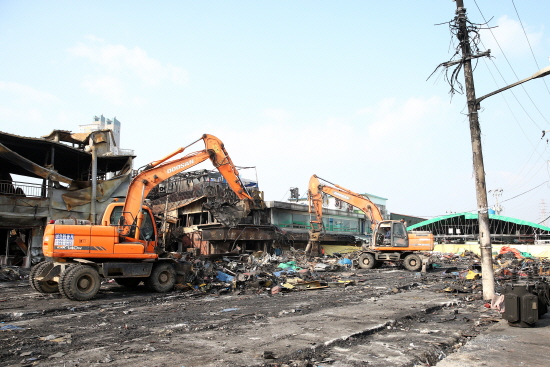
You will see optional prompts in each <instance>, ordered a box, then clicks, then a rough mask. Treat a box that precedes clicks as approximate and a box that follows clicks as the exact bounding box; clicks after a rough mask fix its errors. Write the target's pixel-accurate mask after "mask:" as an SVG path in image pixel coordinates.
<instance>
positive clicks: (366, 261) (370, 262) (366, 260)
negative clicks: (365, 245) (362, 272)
mask: <svg viewBox="0 0 550 367" xmlns="http://www.w3.org/2000/svg"><path fill="white" fill-rule="evenodd" d="M358 263H359V267H360V268H361V269H373V268H374V267H375V266H376V260H375V259H374V256H373V255H372V254H370V253H368V252H365V253H363V254H361V256H359V260H358Z"/></svg>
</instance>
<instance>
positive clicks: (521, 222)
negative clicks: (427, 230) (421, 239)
mask: <svg viewBox="0 0 550 367" xmlns="http://www.w3.org/2000/svg"><path fill="white" fill-rule="evenodd" d="M455 217H464V219H478V215H477V213H454V214H449V215H442V216H440V217H436V218H432V219H428V220H425V221H423V222H420V223H417V224H414V225H412V226H409V227H407V230H409V231H410V230H414V229H416V228H419V227H423V226H426V225H428V224H431V223H435V222H439V221H442V220H445V219H449V218H455ZM489 219H496V220H502V221H505V222H511V223H515V224H519V225H525V226H530V227H534V228H539V229H542V230H544V231H550V227H546V226H542V225H540V224H538V223H533V222H529V221H526V220H521V219H517V218H512V217H505V216H503V215H496V214H489Z"/></svg>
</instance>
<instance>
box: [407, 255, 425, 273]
mask: <svg viewBox="0 0 550 367" xmlns="http://www.w3.org/2000/svg"><path fill="white" fill-rule="evenodd" d="M403 266H404V267H405V269H407V270H409V271H419V270H420V269H422V259H420V256H418V255H415V254H410V255H407V256H405V259H404V260H403Z"/></svg>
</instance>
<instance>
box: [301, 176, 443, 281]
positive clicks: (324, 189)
mask: <svg viewBox="0 0 550 367" xmlns="http://www.w3.org/2000/svg"><path fill="white" fill-rule="evenodd" d="M321 181H324V182H326V183H327V184H322V183H321ZM323 194H327V195H330V196H333V197H335V198H337V199H339V200H342V201H344V202H346V203H348V204H350V205H352V206H354V207H355V208H357V209H359V210H361V211H362V212H364V213H365V215H366V216H367V217H368V219H369V220H370V222H371V229H372V237H371V240H370V242H369V243H368V244H367V245H366V246H363V249H362V250H361V254H360V256H359V260H358V263H359V267H361V268H363V269H372V268H375V267H377V266H378V265H381V264H382V263H383V262H385V261H390V262H394V263H396V262H398V263H402V264H403V266H404V267H405V268H406V269H407V270H410V271H418V270H420V269H421V268H422V259H421V257H420V256H419V255H418V252H419V251H433V249H434V237H433V234H432V233H430V232H425V231H411V232H407V228H406V226H405V223H403V222H402V221H396V220H384V218H383V217H382V214H381V213H380V210H379V209H378V207H377V206H376V205H375V204H374V203H373V202H372V201H371V200H370V199H369V198H368V197H367V196H365V195H361V194H357V193H355V192H353V191H351V190H348V189H346V188H344V187H342V186H339V185H336V184H333V183H331V182H329V181H327V180H323V179H322V178H320V177H318V176H316V175H313V176H311V179H310V180H309V188H308V202H309V209H310V213H311V212H312V211H314V212H315V219H314V220H311V221H310V224H311V229H310V232H309V243H308V247H309V248H310V249H311V248H319V247H320V235H321V233H322V232H323V231H324V225H323Z"/></svg>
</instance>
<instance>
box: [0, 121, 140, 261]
mask: <svg viewBox="0 0 550 367" xmlns="http://www.w3.org/2000/svg"><path fill="white" fill-rule="evenodd" d="M114 144H115V143H114V139H113V136H112V131H111V130H101V131H94V132H92V133H76V134H72V133H71V132H68V131H61V130H54V131H53V132H52V133H51V134H50V135H48V136H45V137H42V138H29V137H22V136H17V135H12V134H8V133H4V132H0V263H1V264H4V265H17V266H24V267H28V266H30V265H31V264H32V263H36V262H37V261H39V260H40V259H41V257H42V252H41V245H42V236H43V232H44V227H45V225H46V223H47V222H48V221H49V220H52V219H74V220H77V219H85V220H90V221H94V219H95V218H96V217H97V216H98V214H100V213H102V212H103V209H104V208H105V206H106V205H107V204H108V202H109V201H110V199H111V198H113V197H117V196H121V197H123V196H124V195H125V192H126V189H127V187H128V183H129V181H130V178H131V173H132V169H131V168H132V159H133V155H132V154H127V155H114V154H112V149H111V148H112V146H113V145H114ZM93 177H94V178H95V179H92V178H93ZM93 197H95V199H96V200H92V198H93ZM94 213H95V215H94Z"/></svg>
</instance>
